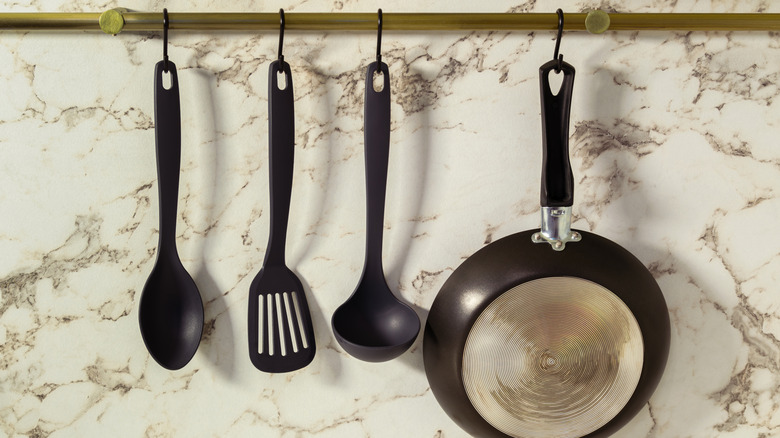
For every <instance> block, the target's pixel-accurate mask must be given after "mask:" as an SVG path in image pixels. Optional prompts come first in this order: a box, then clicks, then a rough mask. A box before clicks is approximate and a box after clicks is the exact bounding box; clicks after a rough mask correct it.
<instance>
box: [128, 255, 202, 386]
mask: <svg viewBox="0 0 780 438" xmlns="http://www.w3.org/2000/svg"><path fill="white" fill-rule="evenodd" d="M138 322H139V325H140V327H141V337H142V338H143V340H144V344H146V348H147V350H149V354H150V355H151V356H152V358H153V359H154V360H155V361H157V363H159V364H160V365H161V366H163V367H164V368H167V369H169V370H178V369H180V368H182V367H184V365H186V364H187V363H188V362H189V361H190V359H192V357H193V356H194V355H195V351H197V349H198V344H200V338H201V335H202V333H203V302H202V301H201V298H200V293H199V292H198V288H197V286H195V282H194V281H193V280H192V277H190V275H189V274H188V273H187V271H186V270H185V269H184V267H183V266H182V264H181V262H180V261H179V259H178V258H177V257H171V256H167V255H165V254H161V255H160V257H158V259H157V263H156V264H155V266H154V268H153V269H152V273H151V274H150V275H149V279H148V280H146V285H144V289H143V292H141V300H140V305H139V309H138Z"/></svg>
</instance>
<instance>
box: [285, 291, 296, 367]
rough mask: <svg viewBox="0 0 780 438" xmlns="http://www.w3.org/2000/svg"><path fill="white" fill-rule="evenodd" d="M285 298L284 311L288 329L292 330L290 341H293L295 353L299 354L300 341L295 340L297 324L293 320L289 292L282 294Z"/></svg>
mask: <svg viewBox="0 0 780 438" xmlns="http://www.w3.org/2000/svg"><path fill="white" fill-rule="evenodd" d="M282 297H283V298H284V310H285V313H287V327H288V328H289V330H290V340H291V341H292V349H293V353H297V352H298V341H297V340H296V339H295V323H293V320H292V312H290V296H289V294H288V293H287V292H284V293H283V294H282Z"/></svg>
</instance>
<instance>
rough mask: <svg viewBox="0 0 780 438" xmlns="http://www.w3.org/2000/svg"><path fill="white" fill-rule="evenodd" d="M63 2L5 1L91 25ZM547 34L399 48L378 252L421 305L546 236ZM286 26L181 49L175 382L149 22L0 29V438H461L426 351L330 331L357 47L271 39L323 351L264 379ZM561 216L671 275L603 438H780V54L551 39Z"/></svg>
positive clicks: (304, 266)
mask: <svg viewBox="0 0 780 438" xmlns="http://www.w3.org/2000/svg"><path fill="white" fill-rule="evenodd" d="M600 5H601V4H600V3H598V2H582V1H571V0H565V1H562V2H558V3H555V4H553V3H551V2H536V1H530V2H526V3H510V2H500V1H495V0H492V1H485V2H479V3H473V2H466V1H461V0H458V1H455V2H452V1H450V2H446V1H434V2H427V3H424V4H423V3H419V2H418V3H416V4H408V3H404V2H401V1H399V0H391V1H388V2H386V3H382V4H379V3H376V2H368V1H363V0H351V1H350V0H343V1H338V2H324V1H320V0H314V1H305V2H304V1H302V2H290V3H284V2H278V1H266V2H260V3H253V2H237V3H231V4H230V5H229V6H226V5H223V4H219V3H217V2H208V1H174V2H169V3H166V4H164V5H163V4H161V3H158V2H136V3H134V4H127V3H126V4H122V6H124V7H128V8H130V9H134V10H150V11H154V10H160V9H161V8H162V7H163V6H165V7H167V8H168V9H169V10H170V11H207V10H212V11H228V10H229V11H250V10H251V11H275V10H278V9H279V8H280V7H284V8H285V10H287V11H318V12H319V11H332V10H333V11H335V10H341V11H354V12H367V11H374V10H375V9H376V8H377V7H380V6H381V7H382V8H383V9H384V10H385V12H391V11H429V12H433V11H438V12H445V11H453V12H461V11H494V12H503V11H517V12H522V11H534V12H553V11H554V10H555V9H556V8H557V7H561V8H563V9H564V10H565V11H580V10H584V9H587V8H589V7H595V6H600ZM113 6H116V5H115V4H113V3H111V4H110V5H109V4H104V3H95V2H88V3H78V4H76V3H69V2H64V1H58V0H52V1H47V2H26V3H14V4H8V5H5V6H3V7H2V9H3V11H27V10H41V11H90V12H91V11H100V10H103V9H105V8H108V7H113ZM617 9H618V10H619V11H623V12H709V11H711V12H731V11H738V12H756V11H759V12H778V10H779V9H780V8H779V7H778V5H776V4H773V3H770V2H766V1H754V0H751V1H736V0H722V1H712V2H703V1H646V0H631V1H627V2H622V3H621V4H620V5H619V6H617ZM553 37H554V35H553V33H552V32H533V33H532V32H515V33H507V32H441V33H424V32H419V33H390V32H387V33H386V34H385V37H384V40H383V57H384V60H385V62H387V63H388V64H389V66H390V72H391V76H392V84H391V85H392V92H393V103H392V128H393V130H392V137H391V142H392V144H391V148H392V149H391V155H390V166H389V176H388V194H387V207H386V217H385V236H384V238H385V251H384V264H385V270H386V276H387V279H388V283H389V284H390V286H391V288H392V289H393V290H395V291H396V292H397V293H398V295H399V296H401V297H402V298H403V299H405V300H406V301H408V302H410V303H412V304H413V305H414V306H415V308H416V310H417V311H418V312H419V314H420V315H421V317H423V318H424V317H425V316H426V314H427V309H429V308H430V305H431V303H432V301H433V299H434V297H435V296H436V293H437V291H438V289H439V288H440V287H441V285H442V284H443V282H444V281H445V280H446V279H447V277H448V276H449V274H450V273H451V272H452V271H453V270H454V269H455V268H456V267H457V266H458V265H459V264H460V263H461V262H462V261H463V260H464V259H465V258H467V257H468V256H469V255H471V254H472V253H474V252H475V251H476V250H478V249H479V248H481V247H483V246H484V245H485V244H487V243H489V242H491V241H493V240H496V239H498V238H500V237H503V236H506V235H509V234H512V233H515V232H518V231H523V230H526V229H529V228H533V227H536V226H537V222H538V187H539V182H538V180H539V173H540V163H541V149H540V147H541V129H540V119H539V97H538V78H537V72H538V67H539V65H541V64H542V63H543V62H545V61H547V60H548V59H549V58H550V56H551V54H552V49H553V46H554V41H553ZM276 38H277V36H276V35H275V34H274V33H260V34H253V33H227V32H223V33H194V32H191V33H187V34H184V33H174V32H172V33H171V37H170V39H171V41H170V43H171V47H170V57H171V60H172V61H174V62H175V63H176V64H177V66H178V67H179V80H180V87H181V93H182V98H181V100H182V118H183V124H184V129H183V152H182V172H181V187H180V189H181V200H180V202H179V212H180V219H179V223H178V246H179V251H180V253H181V256H182V259H183V262H184V265H185V267H186V268H187V269H188V270H189V272H190V273H191V274H192V276H193V277H194V278H195V281H196V283H197V284H198V287H199V288H200V292H201V294H202V297H203V300H204V303H205V316H206V327H205V331H204V336H203V339H202V341H201V345H200V348H199V350H198V353H197V354H196V355H195V357H194V359H193V360H192V361H191V362H190V364H188V365H187V366H186V367H185V368H183V369H182V370H179V371H175V372H170V371H167V370H165V369H163V368H161V367H160V366H159V365H158V364H157V363H156V362H154V360H152V359H151V358H150V357H149V355H148V353H147V351H146V349H145V347H144V344H143V342H142V340H141V337H140V334H139V331H138V299H139V296H140V293H141V289H142V287H143V285H144V282H145V280H146V277H147V276H148V275H149V272H150V270H151V267H152V265H153V263H154V257H155V248H156V245H157V226H158V225H157V206H158V204H157V202H158V201H157V183H156V170H155V155H154V122H153V120H154V118H153V104H152V77H153V74H152V73H153V68H154V64H155V63H156V62H157V61H158V60H159V59H160V57H161V39H160V38H159V37H158V35H156V34H151V33H148V34H131V33H127V34H121V35H119V36H116V37H110V36H107V35H101V34H94V33H90V34H87V33H54V32H50V33H16V32H2V33H0V96H2V98H0V187H2V190H0V212H2V214H1V216H0V217H2V220H0V254H1V255H0V294H1V295H0V436H8V437H15V436H54V437H60V436H74V437H75V436H79V437H82V436H118V437H124V436H127V437H135V436H150V437H168V436H171V437H173V436H176V437H179V436H225V437H228V436H230V437H234V436H250V435H251V436H263V437H284V438H288V437H308V436H312V437H314V436H316V437H318V438H326V437H364V436H365V437H372V438H374V437H376V438H379V437H401V436H403V437H447V438H454V437H465V436H467V435H466V434H465V433H464V432H462V431H461V430H460V429H459V428H458V426H457V425H456V424H455V423H453V422H452V421H451V420H450V419H449V418H448V417H447V416H446V414H445V413H444V412H443V411H442V410H441V408H440V407H439V405H438V404H437V403H436V400H435V399H434V397H433V395H432V394H431V392H430V389H429V387H428V384H427V380H426V378H425V373H424V371H423V361H422V345H421V338H420V339H418V341H417V343H415V345H414V346H413V347H412V348H411V350H410V351H409V352H407V353H406V354H404V355H403V356H401V357H400V358H398V359H396V360H394V361H392V362H387V363H381V364H372V363H364V362H361V361H358V360H356V359H353V358H351V357H350V356H348V355H347V354H346V353H345V352H344V351H343V350H342V349H341V348H340V346H339V345H338V344H337V342H335V340H334V338H333V335H332V333H331V330H330V317H331V315H332V313H333V311H334V310H335V309H336V308H337V307H338V306H339V305H340V304H341V303H342V302H343V301H344V300H345V299H346V298H347V297H348V296H349V294H350V293H351V292H352V290H353V289H354V287H355V285H356V283H357V281H358V276H359V274H360V269H361V267H362V263H363V245H364V238H365V233H364V221H365V213H364V205H365V201H364V195H365V190H364V187H363V184H364V182H363V181H364V179H363V178H364V176H363V153H362V147H363V143H362V142H363V133H362V96H363V75H364V68H365V66H366V65H367V64H368V63H369V62H371V61H372V60H373V56H374V51H375V46H374V44H375V34H374V33H371V32H368V33H361V32H353V33H343V32H332V33H328V34H323V33H317V32H307V33H302V32H301V33H296V32H291V31H290V32H288V33H287V35H286V38H285V58H286V60H287V61H288V62H289V63H290V64H291V65H292V70H293V77H294V84H295V96H296V124H297V150H296V163H295V182H294V188H293V195H292V208H291V220H290V228H289V237H288V240H287V244H288V247H287V249H288V253H287V262H288V265H289V266H291V267H292V268H293V270H294V271H295V272H297V273H298V274H299V275H300V277H301V278H302V281H303V284H304V287H305V289H306V294H307V296H308V299H309V303H310V306H311V308H312V314H313V317H314V324H315V331H316V341H317V346H318V351H317V356H316V357H315V359H314V362H313V363H312V364H311V365H310V366H308V367H307V368H305V369H303V370H300V371H297V372H294V373H290V374H286V375H282V374H279V375H269V374H264V373H261V372H259V371H257V370H256V369H255V368H254V367H253V366H252V365H251V363H250V362H249V360H248V357H247V354H246V343H247V338H246V331H247V327H246V302H247V292H248V288H249V283H250V282H251V279H252V278H253V277H254V275H255V274H256V272H257V271H258V270H259V269H260V267H261V265H262V261H263V257H264V251H265V245H266V241H267V234H268V214H267V213H268V167H267V164H268V161H267V148H266V145H267V119H266V114H267V98H266V90H267V70H268V63H269V62H270V61H271V60H273V59H274V58H275V57H276V48H277V46H276V45H277V40H276ZM561 53H563V54H564V56H565V59H566V61H568V62H569V63H571V64H573V65H574V66H575V67H576V68H577V78H576V82H575V88H574V106H573V109H572V129H571V132H572V139H571V148H572V164H573V167H574V172H575V179H576V184H577V187H576V197H575V207H574V212H575V224H574V225H575V227H578V228H582V229H587V230H591V231H593V232H596V233H599V234H602V235H604V236H606V237H608V238H610V239H613V240H615V241H617V242H619V243H620V244H621V245H623V246H625V247H626V248H627V249H629V250H630V251H632V252H633V253H634V254H636V255H637V257H639V258H640V259H641V260H642V261H643V262H644V263H645V264H646V265H647V266H648V267H649V268H650V270H651V271H652V272H653V274H654V275H655V277H656V280H657V281H658V283H659V284H660V285H661V287H662V289H663V291H664V294H665V297H666V300H667V303H668V304H669V308H670V312H671V319H672V346H671V354H670V358H669V363H668V366H667V369H666V372H665V375H664V377H663V379H662V381H661V383H660V385H659V387H658V390H657V391H656V393H655V394H654V396H653V397H652V399H651V400H650V403H648V405H647V407H646V408H645V409H644V410H643V411H642V412H641V413H640V414H639V415H638V416H637V417H636V418H635V419H634V420H633V421H632V422H631V423H630V424H629V425H628V426H626V427H625V428H624V429H623V430H621V431H620V432H619V433H618V434H617V435H616V436H620V437H637V436H646V437H665V438H678V437H702V438H709V437H771V436H780V392H778V385H779V384H780V374H779V372H780V341H778V339H780V297H778V294H777V290H778V288H777V283H778V280H780V256H779V255H778V253H780V231H778V227H777V218H778V217H779V216H780V192H778V191H777V187H780V147H778V140H777V139H778V138H779V137H780V107H779V106H778V105H780V100H779V99H777V98H776V97H777V95H778V85H777V84H778V80H780V76H779V74H778V72H779V71H780V39H778V36H777V34H774V33H769V32H753V33H727V32H708V33H704V32H697V33H686V32H641V33H636V32H621V33H607V34H604V35H601V36H594V35H583V34H566V35H565V36H564V39H563V42H562V46H561Z"/></svg>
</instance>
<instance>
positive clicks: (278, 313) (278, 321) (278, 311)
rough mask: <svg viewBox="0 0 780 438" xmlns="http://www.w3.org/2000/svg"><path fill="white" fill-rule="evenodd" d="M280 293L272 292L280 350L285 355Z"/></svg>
mask: <svg viewBox="0 0 780 438" xmlns="http://www.w3.org/2000/svg"><path fill="white" fill-rule="evenodd" d="M280 295H281V294H274V296H275V297H276V318H277V319H276V325H277V326H278V328H279V336H278V337H277V338H278V339H279V347H280V350H281V351H282V356H287V348H286V347H285V345H284V326H283V325H282V324H283V322H282V303H281V296H280Z"/></svg>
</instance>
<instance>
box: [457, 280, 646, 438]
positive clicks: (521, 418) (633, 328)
mask: <svg viewBox="0 0 780 438" xmlns="http://www.w3.org/2000/svg"><path fill="white" fill-rule="evenodd" d="M643 352H644V344H643V341H642V333H641V331H640V329H639V325H638V324H637V321H636V319H635V318H634V315H633V314H632V313H631V311H630V310H629V308H628V307H627V306H626V305H625V304H624V303H623V301H621V300H620V298H618V297H617V296H616V295H615V294H614V293H612V292H610V291H609V290H608V289H606V288H604V287H602V286H601V285H599V284H596V283H593V282H591V281H588V280H584V279H581V278H576V277H547V278H540V279H536V280H532V281H529V282H526V283H523V284H520V285H518V286H516V287H514V288H512V289H510V290H508V291H506V292H505V293H503V294H501V295H500V296H499V297H498V298H496V299H495V300H494V301H493V302H492V303H490V305H488V307H487V308H486V309H485V310H484V311H483V312H482V313H481V314H480V315H479V317H478V318H477V320H476V322H475V323H474V326H473V327H472V328H471V330H470V332H469V334H468V338H467V339H466V344H465V347H464V352H463V376H462V377H463V384H464V387H465V389H466V393H467V395H468V397H469V400H470V402H471V404H472V405H473V406H474V408H475V409H476V410H477V412H479V414H480V415H481V416H482V417H483V418H484V419H485V420H486V421H487V422H488V423H490V424H491V425H492V426H493V427H495V428H496V429H498V430H500V431H502V432H503V433H505V434H507V435H510V436H514V437H527V438H530V437H534V438H542V437H556V438H563V437H580V436H583V435H586V434H588V433H590V432H593V431H595V430H597V429H598V428H600V427H601V426H603V425H604V424H606V423H607V422H608V421H609V420H611V419H612V418H613V417H614V416H615V415H617V414H618V413H619V412H620V410H621V409H622V408H623V407H624V406H625V405H626V403H627V402H628V400H629V399H630V398H631V395H632V394H633V392H634V390H635V389H636V386H637V383H638V382H639V377H640V374H641V372H642V362H643Z"/></svg>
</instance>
